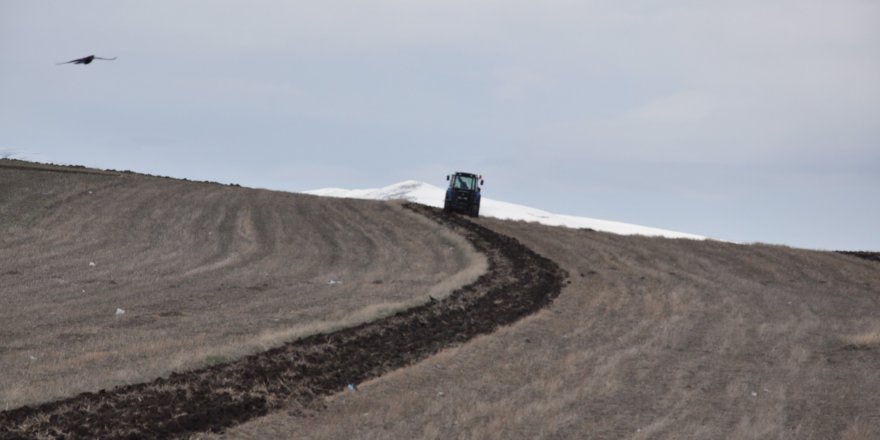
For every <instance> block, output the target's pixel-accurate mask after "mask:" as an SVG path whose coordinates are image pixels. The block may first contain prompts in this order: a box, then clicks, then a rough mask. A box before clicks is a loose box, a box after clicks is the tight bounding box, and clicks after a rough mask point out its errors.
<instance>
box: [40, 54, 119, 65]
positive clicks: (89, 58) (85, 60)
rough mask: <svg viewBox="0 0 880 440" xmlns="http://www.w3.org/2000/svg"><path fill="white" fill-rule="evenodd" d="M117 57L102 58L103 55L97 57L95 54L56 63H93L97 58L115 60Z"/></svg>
mask: <svg viewBox="0 0 880 440" xmlns="http://www.w3.org/2000/svg"><path fill="white" fill-rule="evenodd" d="M115 59H116V57H113V58H101V57H96V56H94V55H89V56H87V57H83V58H77V59H75V60H70V61H65V62H63V63H55V64H71V63H72V64H89V63H91V62H92V61H95V60H105V61H113V60H115Z"/></svg>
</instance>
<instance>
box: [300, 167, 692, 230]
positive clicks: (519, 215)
mask: <svg viewBox="0 0 880 440" xmlns="http://www.w3.org/2000/svg"><path fill="white" fill-rule="evenodd" d="M304 193H306V194H312V195H318V196H326V197H345V198H352V199H371V200H396V199H403V200H408V201H411V202H417V203H421V204H424V205H429V206H434V207H438V208H440V207H442V206H443V198H444V197H445V194H446V189H445V188H439V187H436V186H434V185H431V184H428V183H424V182H418V181H415V180H407V181H403V182H400V183H395V184H394V185H389V186H386V187H384V188H372V189H342V188H324V189H317V190H312V191H304ZM480 216H485V217H495V218H499V219H504V220H523V221H527V222H538V223H541V224H545V225H550V226H565V227H569V228H589V229H594V230H596V231H604V232H613V233H615V234H623V235H647V236H659V237H668V238H690V239H695V240H704V239H706V238H707V237H704V236H701V235H695V234H686V233H683V232H675V231H669V230H665V229H658V228H651V227H648V226H639V225H633V224H629V223H621V222H614V221H609V220H597V219H593V218H589V217H576V216H571V215H562V214H553V213H551V212H547V211H542V210H540V209H536V208H530V207H528V206H523V205H517V204H514V203H507V202H500V201H497V200H492V199H490V198H487V197H483V198H482V201H481V202H480Z"/></svg>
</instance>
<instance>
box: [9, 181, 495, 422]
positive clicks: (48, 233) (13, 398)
mask: <svg viewBox="0 0 880 440" xmlns="http://www.w3.org/2000/svg"><path fill="white" fill-rule="evenodd" d="M0 228H2V230H0V286H2V287H0V302H2V304H3V306H2V307H0V371H2V372H3V374H0V408H7V407H16V406H20V405H23V404H31V403H36V402H42V401H46V400H49V399H54V398H58V397H64V396H69V395H72V394H75V393H78V392H81V391H97V390H99V389H103V388H109V387H112V386H115V385H120V384H126V383H131V382H140V381H144V380H149V379H152V378H155V377H158V376H162V375H166V374H168V373H170V372H171V371H174V370H182V369H189V368H193V367H197V366H201V365H206V364H211V363H216V362H219V361H222V360H226V359H233V358H236V357H238V356H241V355H244V354H248V353H252V352H255V351H259V350H264V349H265V348H267V347H270V346H274V345H277V344H280V343H282V342H284V341H286V340H289V339H291V338H296V337H299V336H303V335H307V334H311V333H315V332H323V331H331V330H333V329H335V328H340V327H344V326H349V325H355V324H357V323H360V322H364V321H368V320H372V319H374V318H376V317H378V316H381V315H383V314H388V313H392V312H393V311H394V310H398V309H400V308H403V307H408V306H410V305H412V304H416V303H420V302H424V301H426V300H427V295H428V294H432V295H435V297H436V296H442V295H444V294H446V293H448V291H450V290H451V289H454V288H455V287H458V286H460V285H463V284H467V283H469V282H471V281H472V280H474V279H476V278H477V277H478V276H479V275H480V274H481V273H482V272H484V271H485V267H486V263H485V259H484V258H483V257H482V256H479V255H476V253H475V252H474V251H473V249H472V247H471V246H470V244H469V243H467V242H466V241H465V240H464V239H462V238H461V237H459V236H457V235H455V234H453V233H451V232H449V231H446V230H444V229H441V228H439V227H438V226H436V225H435V224H433V223H430V222H428V221H427V220H426V219H424V218H422V217H421V216H418V215H416V214H414V213H412V212H410V211H408V210H405V209H402V208H401V207H399V206H396V205H394V204H386V203H375V202H373V203H371V202H364V201H351V200H337V199H330V200H324V199H320V198H317V197H312V196H305V195H295V194H286V193H277V192H271V191H262V190H251V189H243V188H231V187H224V186H220V185H209V184H201V183H192V182H182V181H174V180H167V179H159V178H149V177H144V176H137V175H118V174H117V175H109V176H108V175H101V174H89V173H79V172H77V173H70V172H62V173H56V172H45V171H34V170H26V169H9V168H3V167H0ZM92 263H94V264H92ZM117 308H122V309H124V310H125V313H124V314H122V315H116V314H115V311H116V309H117Z"/></svg>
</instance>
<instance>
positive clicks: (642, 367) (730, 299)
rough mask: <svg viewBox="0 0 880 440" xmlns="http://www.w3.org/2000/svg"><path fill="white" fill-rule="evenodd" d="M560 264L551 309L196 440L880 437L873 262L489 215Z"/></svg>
mask: <svg viewBox="0 0 880 440" xmlns="http://www.w3.org/2000/svg"><path fill="white" fill-rule="evenodd" d="M479 223H481V224H483V225H484V226H488V227H490V228H491V229H493V230H495V231H497V232H500V233H502V234H506V235H509V236H512V237H515V238H517V239H519V240H520V241H521V242H523V243H524V244H525V245H526V246H528V247H530V248H532V249H533V250H535V251H536V252H538V253H540V254H542V255H544V256H546V257H548V258H550V259H552V260H554V261H556V262H557V263H558V264H560V265H561V266H562V267H563V269H565V270H567V271H568V272H569V273H570V274H571V284H570V285H568V286H566V287H565V288H564V289H563V291H562V293H561V295H560V296H559V297H558V298H557V299H556V300H555V301H554V302H553V303H552V304H551V305H550V306H549V307H548V308H547V309H545V310H543V311H541V312H538V313H537V314H535V315H532V316H531V317H528V318H525V319H524V320H522V321H520V322H519V323H517V324H515V325H512V326H509V327H505V328H503V329H501V330H499V331H497V332H496V333H493V334H491V335H487V336H480V337H477V338H476V339H474V340H472V341H471V342H469V343H468V344H466V345H463V346H458V347H454V348H451V349H447V350H445V351H443V352H441V353H440V354H438V355H436V356H433V357H431V358H429V359H427V360H424V361H422V362H420V363H418V364H416V365H414V366H412V367H409V368H406V369H402V370H397V371H395V372H392V373H390V374H388V375H386V376H383V377H380V378H378V379H374V380H371V381H369V382H367V383H364V384H362V385H361V386H360V387H359V389H358V391H355V392H341V393H339V394H337V395H335V396H333V397H332V398H330V399H328V401H327V406H326V408H325V409H324V410H322V411H318V412H316V413H314V414H313V415H311V416H309V417H301V416H293V415H290V414H287V413H285V412H284V411H281V412H277V413H275V414H271V415H268V416H266V417H263V418H260V419H255V420H253V421H251V422H248V423H245V424H243V425H240V426H238V427H236V428H233V429H231V430H229V431H228V432H227V433H225V434H221V435H205V436H203V437H204V438H235V439H237V438H309V439H353V438H356V439H386V438H412V439H435V438H458V439H533V438H548V439H570V438H591V439H618V438H630V439H706V438H736V439H770V438H772V439H848V440H855V439H860V440H867V439H875V438H880V428H878V427H880V409H878V408H880V369H878V368H877V366H878V365H880V264H877V263H876V262H872V261H866V260H863V259H859V258H855V257H853V256H847V255H841V254H835V253H828V252H816V251H807V250H799V249H792V248H787V247H781V246H768V245H760V244H758V245H738V244H731V243H721V242H714V241H705V242H703V241H692V240H669V239H660V238H645V237H625V236H619V235H612V234H605V233H599V232H592V231H586V230H573V229H565V228H553V227H545V226H540V225H535V224H526V223H517V222H505V221H497V220H491V219H480V220H479Z"/></svg>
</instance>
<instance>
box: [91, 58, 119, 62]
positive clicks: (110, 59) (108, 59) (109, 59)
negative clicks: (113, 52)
mask: <svg viewBox="0 0 880 440" xmlns="http://www.w3.org/2000/svg"><path fill="white" fill-rule="evenodd" d="M116 58H118V57H113V58H101V57H95V59H96V60H107V61H113V60H115V59H116Z"/></svg>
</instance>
